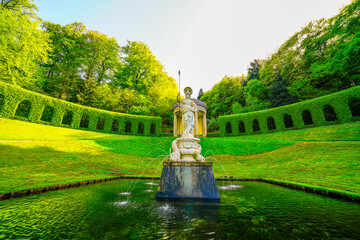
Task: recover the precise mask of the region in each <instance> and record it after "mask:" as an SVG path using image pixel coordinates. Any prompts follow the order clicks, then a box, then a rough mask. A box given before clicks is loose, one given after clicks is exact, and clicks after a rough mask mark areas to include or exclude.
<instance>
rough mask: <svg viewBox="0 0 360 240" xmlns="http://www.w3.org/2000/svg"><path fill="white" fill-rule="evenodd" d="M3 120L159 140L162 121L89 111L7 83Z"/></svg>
mask: <svg viewBox="0 0 360 240" xmlns="http://www.w3.org/2000/svg"><path fill="white" fill-rule="evenodd" d="M0 117H3V118H13V119H19V120H24V121H29V122H33V123H41V124H48V125H52V126H61V127H70V128H75V129H87V130H90V131H100V132H106V133H118V134H133V135H145V136H148V135H154V136H159V135H160V131H161V118H160V117H149V116H137V115H130V114H123V113H116V112H110V111H105V110H100V109H95V108H90V107H85V106H81V105H78V104H74V103H70V102H66V101H63V100H60V99H55V98H52V97H48V96H45V95H42V94H38V93H35V92H31V91H28V90H25V89H22V88H20V87H17V86H13V85H10V84H7V83H4V82H0ZM125 126H127V128H125ZM139 130H140V131H139Z"/></svg>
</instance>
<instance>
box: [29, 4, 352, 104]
mask: <svg viewBox="0 0 360 240" xmlns="http://www.w3.org/2000/svg"><path fill="white" fill-rule="evenodd" d="M34 3H35V4H36V5H37V6H38V8H39V13H38V15H39V16H40V17H41V18H42V19H43V20H49V21H51V22H54V23H57V24H62V25H66V24H68V23H72V22H75V21H77V22H82V23H84V24H85V25H86V26H87V28H88V29H91V30H97V31H100V32H102V33H105V34H107V35H108V36H111V37H115V38H116V39H117V40H118V43H119V44H120V45H125V44H126V40H127V39H128V40H131V41H142V42H144V43H146V44H148V46H149V47H150V49H151V51H152V52H153V53H154V55H155V56H156V57H157V59H158V60H159V61H160V62H161V63H162V64H163V65H164V67H165V69H166V72H167V73H168V74H169V75H170V76H172V77H174V78H175V79H176V80H178V75H177V72H178V70H179V69H180V70H181V88H182V89H183V88H184V87H185V86H190V87H192V88H193V90H194V94H193V97H197V94H198V92H199V89H200V88H203V89H204V91H207V90H210V89H211V88H212V87H213V85H214V84H215V83H217V82H219V81H220V80H221V78H222V77H224V76H225V75H241V74H246V73H247V67H248V66H249V63H250V62H251V61H252V60H253V59H255V58H266V56H268V55H269V54H271V53H272V52H274V51H275V50H276V49H277V48H278V47H279V46H280V45H281V44H282V43H283V42H284V41H286V40H287V39H288V38H289V37H290V36H292V35H293V34H294V33H295V32H297V31H299V30H300V29H301V27H304V26H305V25H307V23H308V22H309V21H311V20H316V19H320V18H323V17H325V18H328V17H331V16H333V15H335V14H337V12H338V9H340V8H341V7H342V6H344V5H346V4H348V3H350V0H247V1H245V0H126V1H125V0H101V1H100V0H35V1H34Z"/></svg>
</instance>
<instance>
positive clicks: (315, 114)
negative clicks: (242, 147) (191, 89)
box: [219, 86, 360, 136]
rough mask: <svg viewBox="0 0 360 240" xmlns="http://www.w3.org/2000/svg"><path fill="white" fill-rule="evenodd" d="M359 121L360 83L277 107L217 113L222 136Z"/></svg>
mask: <svg viewBox="0 0 360 240" xmlns="http://www.w3.org/2000/svg"><path fill="white" fill-rule="evenodd" d="M353 121H360V86H357V87H353V88H350V89H347V90H343V91H341V92H337V93H334V94H330V95H327V96H323V97H319V98H315V99H311V100H307V101H303V102H299V103H294V104H291V105H286V106H282V107H278V108H273V109H268V110H262V111H257V112H250V113H244V114H234V115H227V116H220V117H219V127H220V134H221V135H222V136H238V135H248V134H255V133H269V132H277V131H286V130H292V129H301V128H308V127H318V126H325V125H332V124H339V123H346V122H353Z"/></svg>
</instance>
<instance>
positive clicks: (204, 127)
mask: <svg viewBox="0 0 360 240" xmlns="http://www.w3.org/2000/svg"><path fill="white" fill-rule="evenodd" d="M206 135H207V126H206V113H204V115H203V137H206Z"/></svg>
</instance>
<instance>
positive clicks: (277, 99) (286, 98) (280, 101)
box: [269, 73, 296, 107]
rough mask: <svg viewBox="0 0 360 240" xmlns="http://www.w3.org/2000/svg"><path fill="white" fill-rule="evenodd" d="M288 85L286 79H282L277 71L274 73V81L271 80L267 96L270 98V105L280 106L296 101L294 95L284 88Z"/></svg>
mask: <svg viewBox="0 0 360 240" xmlns="http://www.w3.org/2000/svg"><path fill="white" fill-rule="evenodd" d="M287 86H288V81H287V80H286V79H283V78H282V77H281V75H280V73H278V74H277V75H276V79H275V82H273V84H272V86H271V88H270V89H269V96H270V99H271V106H272V107H280V106H284V105H288V104H292V103H295V102H296V97H294V96H291V95H290V94H289V92H288V90H287V89H286V87H287Z"/></svg>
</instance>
